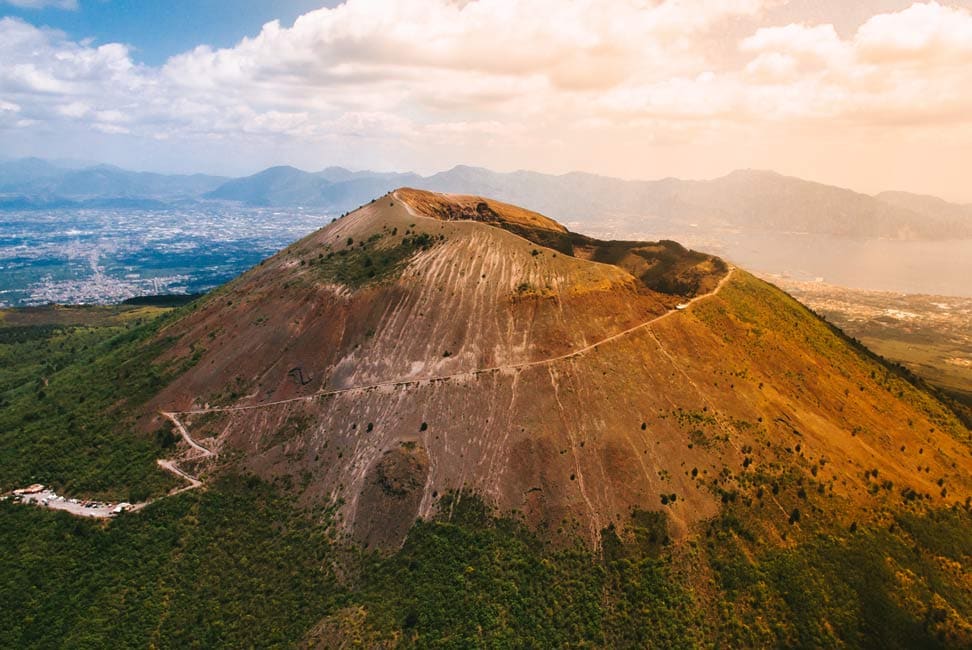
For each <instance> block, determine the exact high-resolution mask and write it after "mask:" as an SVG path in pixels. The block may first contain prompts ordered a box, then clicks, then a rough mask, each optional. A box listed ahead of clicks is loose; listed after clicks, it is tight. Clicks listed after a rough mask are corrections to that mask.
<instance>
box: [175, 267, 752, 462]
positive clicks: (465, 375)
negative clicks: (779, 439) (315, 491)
mask: <svg viewBox="0 0 972 650" xmlns="http://www.w3.org/2000/svg"><path fill="white" fill-rule="evenodd" d="M735 271H736V269H735V267H733V266H730V267H729V270H728V271H727V272H726V274H725V275H724V276H723V277H722V279H721V280H719V283H718V284H717V285H716V286H715V288H714V289H712V291H710V292H708V293H703V294H701V295H698V296H695V297H694V298H692V299H691V300H689V301H688V302H687V303H684V305H680V307H681V309H672V310H669V311H667V312H665V313H664V314H661V315H660V316H656V317H654V318H652V319H650V320H647V321H645V322H643V323H639V324H638V325H635V326H634V327H629V328H628V329H626V330H624V331H622V332H618V333H617V334H612V335H611V336H608V337H606V338H603V339H601V340H599V341H595V342H594V343H591V344H590V345H587V346H585V347H583V348H578V349H576V350H573V351H571V352H567V353H566V354H561V355H558V356H555V357H548V358H546V359H537V360H536V361H523V362H521V363H511V364H506V365H502V366H492V367H489V368H479V369H477V370H466V371H463V372H456V373H452V374H449V375H435V376H431V377H418V378H407V379H406V378H403V379H394V380H389V381H382V382H378V383H374V384H367V385H364V386H349V387H347V388H334V389H331V390H320V391H317V392H315V393H312V394H310V395H301V396H300V397H291V398H288V399H282V400H276V401H273V402H261V403H259V404H243V405H238V406H214V407H210V408H203V409H191V410H188V411H173V412H165V413H163V415H165V416H166V417H167V418H169V419H170V420H172V421H173V422H174V423H176V425H177V426H178V428H179V430H180V432H181V433H182V435H183V437H184V438H185V439H186V440H187V441H188V442H189V443H190V444H191V445H193V446H194V447H196V448H198V449H205V448H204V447H200V446H199V445H197V444H195V443H194V442H192V439H191V438H190V437H189V434H188V432H186V430H185V428H184V427H183V426H182V424H181V423H180V422H179V420H178V418H177V416H179V415H202V414H205V413H230V412H235V411H249V410H252V409H258V408H267V407H269V406H279V405H280V404H291V403H293V402H307V401H311V400H315V399H318V398H321V397H328V396H330V395H342V394H345V393H354V392H363V391H370V390H375V389H377V388H388V387H404V386H418V385H421V384H431V383H434V382H438V381H446V380H449V379H471V378H473V377H476V376H479V375H484V374H487V373H491V372H515V371H517V370H522V369H524V368H535V367H537V366H546V365H550V364H552V363H556V362H558V361H564V360H566V359H573V358H576V357H579V356H581V355H584V354H587V353H588V352H591V351H593V350H596V349H597V348H598V347H600V346H602V345H605V344H608V343H611V342H612V341H616V340H618V339H620V338H624V337H625V336H629V335H631V334H633V333H634V332H637V331H638V330H641V329H645V328H647V327H650V326H651V325H654V324H655V323H658V322H660V321H662V320H664V319H666V318H669V317H670V316H672V315H673V314H676V313H678V312H679V311H681V310H682V309H687V308H688V307H690V306H691V305H693V304H695V303H696V302H698V301H700V300H704V299H706V298H708V297H710V296H714V295H715V294H716V293H718V292H719V291H720V290H721V289H722V287H724V286H725V284H726V282H728V281H729V279H730V278H731V277H732V274H733V273H734V272H735ZM206 451H208V450H206Z"/></svg>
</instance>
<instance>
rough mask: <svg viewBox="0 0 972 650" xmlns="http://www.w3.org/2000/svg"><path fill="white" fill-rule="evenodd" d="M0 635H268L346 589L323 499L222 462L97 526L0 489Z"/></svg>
mask: <svg viewBox="0 0 972 650" xmlns="http://www.w3.org/2000/svg"><path fill="white" fill-rule="evenodd" d="M0 518H2V519H3V521H4V525H3V526H0V575H3V580H2V581H0V647H4V648H51V647H83V648H137V647H152V646H154V647H161V648H191V647H205V648H214V647H231V648H241V647H256V648H266V647H271V646H273V645H278V644H288V643H292V642H293V641H294V640H296V639H298V638H299V637H300V636H301V635H302V634H303V633H304V632H305V631H306V630H307V629H308V628H310V627H311V626H312V625H313V624H314V623H315V622H316V621H317V620H319V619H320V617H321V616H323V615H324V614H325V613H326V612H327V611H329V609H330V608H331V607H332V606H333V605H334V603H336V602H339V599H340V598H341V597H342V593H343V592H342V590H341V589H340V588H339V587H338V586H337V584H336V581H335V579H334V576H333V573H332V572H331V570H330V565H329V564H328V562H327V559H328V558H329V557H330V550H329V549H330V542H329V538H328V528H327V527H326V525H325V524H326V522H327V521H328V517H327V513H307V512H300V511H297V510H295V509H294V508H293V507H292V506H291V502H290V500H289V499H287V498H284V497H282V496H281V495H280V494H279V493H278V492H277V491H275V490H274V489H273V488H272V487H271V486H269V485H267V484H265V483H262V482H260V481H257V480H255V479H244V478H240V477H233V476H227V477H225V478H223V479H222V480H220V481H219V482H217V483H216V484H215V485H214V486H213V488H212V489H210V490H207V491H205V492H187V493H184V494H182V495H180V496H178V497H175V498H171V499H164V500H163V501H161V502H160V503H158V504H155V505H153V506H151V507H149V508H147V509H145V510H144V511H142V512H139V513H135V514H129V515H122V516H121V517H119V518H118V519H117V520H115V521H113V522H111V524H110V525H109V526H105V525H103V524H101V523H99V522H94V521H89V520H82V519H78V518H75V517H72V516H70V515H68V514H66V513H57V512H49V511H44V510H41V509H38V508H32V507H26V506H22V505H16V504H11V503H0Z"/></svg>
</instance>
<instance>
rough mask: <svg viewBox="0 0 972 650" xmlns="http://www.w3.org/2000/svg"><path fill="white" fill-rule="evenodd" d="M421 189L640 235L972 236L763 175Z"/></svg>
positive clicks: (956, 220)
mask: <svg viewBox="0 0 972 650" xmlns="http://www.w3.org/2000/svg"><path fill="white" fill-rule="evenodd" d="M419 186H420V187H422V188H425V189H430V190H435V191H442V192H456V191H471V192H473V193H476V194H486V195H490V196H496V197H497V198H500V199H502V200H505V201H511V202H513V203H517V204H519V205H524V206H529V207H531V208H532V209H535V210H539V211H541V212H547V213H550V214H559V215H561V216H562V217H564V218H567V219H572V220H577V221H578V222H580V223H581V224H583V225H585V226H593V225H596V224H597V223H598V222H599V221H600V222H604V221H612V220H615V219H618V218H622V219H627V220H629V221H630V220H632V219H635V221H631V223H632V229H635V230H637V227H636V224H637V220H640V221H641V222H643V223H644V222H650V221H652V220H654V221H657V222H658V223H660V224H665V225H666V227H669V228H671V227H677V226H683V227H684V226H689V225H690V224H691V225H692V227H696V228H699V229H705V230H715V229H720V228H731V229H741V230H743V231H746V232H757V233H764V232H777V233H779V232H792V231H798V232H807V233H818V234H827V235H834V236H839V237H861V238H874V237H881V238H893V239H950V238H961V237H969V236H972V216H970V215H969V214H968V213H967V212H964V213H961V214H964V215H965V216H964V217H962V216H959V215H957V214H955V213H948V212H946V211H943V210H937V211H934V212H932V211H928V210H919V209H916V206H915V205H913V204H904V203H902V202H901V201H891V200H885V199H886V198H887V196H886V195H879V196H878V197H872V196H868V195H866V194H861V193H858V192H853V191H851V190H846V189H842V188H838V187H832V186H829V185H824V184H821V183H813V182H810V181H804V180H801V179H798V178H792V177H788V176H783V175H781V174H776V173H774V172H764V171H755V170H741V171H736V172H733V173H731V174H729V175H727V176H724V177H721V178H717V179H713V180H707V181H685V180H679V179H673V178H672V179H663V180H658V181H624V180H620V179H616V178H608V177H603V176H595V175H591V174H580V173H572V174H565V175H563V176H549V175H544V174H537V173H535V172H522V171H521V172H512V173H509V174H500V173H496V172H492V171H489V170H486V169H480V168H474V167H464V166H459V167H455V168H453V169H452V170H449V171H447V172H442V173H440V174H436V175H434V176H431V177H429V178H428V179H427V180H425V181H423V182H422V183H420V184H419ZM942 203H944V202H942ZM946 205H952V204H946ZM952 207H958V206H952Z"/></svg>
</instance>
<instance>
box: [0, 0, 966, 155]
mask: <svg viewBox="0 0 972 650" xmlns="http://www.w3.org/2000/svg"><path fill="white" fill-rule="evenodd" d="M17 1H18V2H20V3H22V4H33V5H39V4H42V3H43V0H17ZM47 4H50V3H49V2H48V3H47ZM54 4H59V5H67V4H71V3H69V2H64V1H63V0H61V1H59V2H57V3H54ZM777 4H779V2H778V0H691V1H690V0H610V1H609V0H473V1H470V2H455V1H454V0H384V1H383V2H377V1H376V0H347V1H346V2H344V3H343V4H341V5H338V6H337V7H334V8H324V9H320V10H316V11H312V12H309V13H307V14H305V15H303V16H301V17H300V18H298V19H297V20H296V21H295V23H294V24H293V25H292V26H290V27H286V26H283V25H281V24H280V23H279V22H271V23H268V24H266V25H264V26H263V27H262V29H261V30H260V31H259V33H257V34H256V35H254V36H252V37H249V38H244V39H243V40H241V41H240V42H239V43H237V44H236V45H235V46H233V47H229V48H223V49H214V48H211V47H208V46H200V47H197V48H195V49H193V50H190V51H187V52H184V53H182V54H179V55H177V56H174V57H172V58H171V59H169V60H168V61H167V62H166V63H165V64H164V65H161V66H157V67H148V66H142V65H139V64H137V63H135V62H134V61H133V59H132V55H131V52H130V50H129V48H128V47H126V46H125V45H122V44H117V43H109V44H100V45H99V44H95V43H93V42H88V41H80V42H79V41H73V40H71V39H69V38H67V37H66V36H65V35H64V34H62V33H60V32H57V31H53V30H48V29H43V28H38V27H35V26H33V25H30V24H29V23H26V22H23V21H21V20H17V19H13V18H5V19H0V42H3V43H4V47H3V48H2V49H0V115H5V116H6V118H5V120H0V128H6V129H10V128H14V127H12V126H11V125H13V124H15V123H16V124H23V123H26V122H25V121H32V122H33V123H40V124H44V125H46V126H48V127H49V128H51V129H53V130H57V129H70V128H78V129H82V128H83V129H88V130H95V131H99V132H102V133H106V134H113V135H125V136H128V137H142V138H152V139H164V140H170V141H171V140H180V139H181V140H184V141H187V142H191V141H198V140H199V139H200V138H203V139H208V140H214V141H231V140H234V139H237V140H247V141H253V140H254V139H255V141H258V142H266V141H268V139H269V140H274V141H276V142H293V143H298V144H305V145H306V146H315V145H314V143H317V145H321V146H324V145H333V144H335V143H338V142H341V141H344V142H355V141H358V142H360V141H361V140H362V139H368V140H369V142H380V141H383V142H385V143H390V144H391V145H393V146H396V147H399V149H400V151H403V152H406V153H409V154H415V153H416V152H421V151H427V150H428V148H429V147H433V146H441V147H443V148H446V147H456V146H465V149H464V150H463V151H471V150H472V151H475V150H477V149H475V148H476V147H480V148H482V147H489V151H503V152H506V155H508V156H513V155H518V154H519V153H521V152H522V151H524V147H526V146H528V144H531V143H532V144H533V145H536V146H537V147H546V144H547V143H553V144H550V146H551V147H553V148H556V147H558V146H562V147H563V148H564V150H569V149H570V148H571V147H572V146H573V147H575V148H577V147H581V146H590V143H591V142H592V141H595V140H596V138H597V134H598V133H602V134H604V135H605V137H606V138H616V140H617V142H620V143H621V144H623V145H624V146H627V143H626V142H625V140H632V139H635V138H644V139H645V140H646V141H650V142H654V143H682V142H688V141H692V140H693V139H694V140H696V141H699V142H704V141H706V139H710V140H711V139H712V138H713V137H716V136H714V135H713V134H725V133H739V134H742V135H741V136H740V137H750V136H751V135H752V133H753V132H754V131H753V129H757V130H758V129H759V125H760V124H767V123H776V124H788V125H794V124H800V123H802V122H805V123H808V124H826V125H830V126H842V125H847V124H849V123H856V124H867V125H869V126H880V125H889V124H891V125H909V124H910V125H919V126H921V125H927V124H929V123H932V122H934V123H935V124H945V123H959V122H963V121H965V120H968V118H969V116H970V115H972V65H970V64H972V13H970V12H969V11H968V10H966V9H961V8H955V7H950V6H946V5H943V4H939V3H937V2H919V3H915V4H914V5H912V6H911V7H909V8H904V9H902V10H901V11H897V12H890V13H884V14H879V15H875V16H873V17H871V18H870V19H869V20H867V21H865V22H864V23H863V24H861V25H860V26H859V27H858V28H857V29H856V31H852V32H851V33H842V32H839V31H838V29H836V28H835V27H834V26H832V25H829V24H801V23H794V24H784V25H772V24H763V16H764V14H765V11H766V10H767V8H768V7H772V6H775V5H777ZM739 25H749V26H750V28H749V29H746V30H744V33H742V35H741V36H740V37H739V38H738V42H737V43H735V45H736V47H735V50H736V54H737V56H736V57H735V58H733V57H728V58H727V57H725V56H714V55H713V52H714V51H719V50H718V48H716V47H714V45H719V44H720V43H723V41H724V39H725V38H726V36H725V35H726V34H727V33H735V32H732V30H729V31H727V27H728V26H735V29H739V27H738V26H739ZM724 49H725V48H723V50H724ZM723 53H724V52H723ZM11 107H13V108H11ZM14 115H16V122H14V121H13V116H14ZM624 134H628V135H627V136H625V135H624ZM618 146H621V145H618ZM605 155H606V154H605ZM527 164H528V163H527Z"/></svg>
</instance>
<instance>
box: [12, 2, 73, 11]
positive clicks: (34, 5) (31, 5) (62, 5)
mask: <svg viewBox="0 0 972 650" xmlns="http://www.w3.org/2000/svg"><path fill="white" fill-rule="evenodd" d="M0 4H8V5H12V6H14V7H20V8H21V9H46V8H48V7H51V8H53V9H68V10H71V11H74V10H76V9H77V8H78V0H0Z"/></svg>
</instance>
